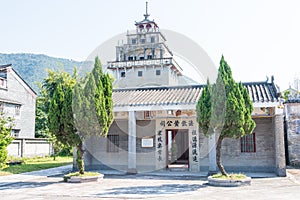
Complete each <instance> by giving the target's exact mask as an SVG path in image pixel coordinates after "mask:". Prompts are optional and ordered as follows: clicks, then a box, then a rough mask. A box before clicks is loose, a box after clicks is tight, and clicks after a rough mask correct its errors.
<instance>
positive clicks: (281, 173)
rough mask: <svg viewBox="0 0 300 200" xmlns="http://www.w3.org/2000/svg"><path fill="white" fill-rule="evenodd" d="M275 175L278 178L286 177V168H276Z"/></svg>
mask: <svg viewBox="0 0 300 200" xmlns="http://www.w3.org/2000/svg"><path fill="white" fill-rule="evenodd" d="M276 174H277V176H279V177H286V168H276Z"/></svg>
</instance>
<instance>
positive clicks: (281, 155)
mask: <svg viewBox="0 0 300 200" xmlns="http://www.w3.org/2000/svg"><path fill="white" fill-rule="evenodd" d="M273 127H274V135H275V170H276V171H275V172H276V174H277V175H278V176H286V163H285V149H284V128H283V115H282V114H276V115H275V116H274V118H273Z"/></svg>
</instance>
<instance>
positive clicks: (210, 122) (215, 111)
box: [197, 56, 255, 176]
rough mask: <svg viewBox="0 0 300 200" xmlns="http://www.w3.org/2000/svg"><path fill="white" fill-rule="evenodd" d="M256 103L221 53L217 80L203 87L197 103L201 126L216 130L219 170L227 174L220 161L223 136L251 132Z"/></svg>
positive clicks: (235, 135)
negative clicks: (253, 103)
mask: <svg viewBox="0 0 300 200" xmlns="http://www.w3.org/2000/svg"><path fill="white" fill-rule="evenodd" d="M252 111H253V105H252V102H251V100H250V97H249V94H248V92H247V91H246V89H245V88H244V87H243V85H242V84H241V83H239V84H238V83H236V82H235V81H234V79H233V76H232V72H231V69H230V66H229V65H228V64H227V62H226V61H225V59H224V57H223V56H222V58H221V61H220V67H219V70H218V77H217V80H216V83H215V84H213V86H211V85H210V84H209V82H208V84H207V85H206V86H205V87H204V89H203V91H202V94H201V97H200V99H199V101H198V104H197V116H198V118H197V119H198V123H199V127H200V128H201V129H202V131H203V133H204V134H205V135H206V136H208V135H211V134H213V133H217V135H218V136H219V137H218V140H217V145H216V159H217V165H218V168H219V170H220V172H221V173H222V174H223V175H226V176H227V173H226V171H225V169H224V166H223V164H222V161H221V147H222V141H223V139H224V138H235V139H238V138H241V137H243V136H244V135H246V134H251V133H252V131H253V129H254V127H255V122H254V121H253V119H252V118H251V114H252Z"/></svg>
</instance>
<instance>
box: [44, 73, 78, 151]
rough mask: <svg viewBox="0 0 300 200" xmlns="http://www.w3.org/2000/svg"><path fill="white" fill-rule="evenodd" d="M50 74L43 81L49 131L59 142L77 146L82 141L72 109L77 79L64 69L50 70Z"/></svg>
mask: <svg viewBox="0 0 300 200" xmlns="http://www.w3.org/2000/svg"><path fill="white" fill-rule="evenodd" d="M48 74H49V75H48V77H47V78H46V79H45V80H44V82H43V89H44V91H46V95H45V98H46V99H47V103H46V107H47V110H48V127H49V131H50V132H51V133H52V134H54V135H55V137H56V139H57V140H58V141H59V142H61V143H63V144H65V145H67V146H76V145H78V144H79V143H80V142H81V139H80V137H79V135H78V134H76V128H75V126H74V120H73V111H72V97H73V88H74V86H75V84H76V79H75V77H72V76H71V75H70V74H68V73H67V72H64V71H58V72H54V71H51V70H49V71H48Z"/></svg>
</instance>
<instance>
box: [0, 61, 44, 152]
mask: <svg viewBox="0 0 300 200" xmlns="http://www.w3.org/2000/svg"><path fill="white" fill-rule="evenodd" d="M36 98H37V94H36V93H35V91H34V90H33V89H32V88H31V87H30V86H29V85H28V84H27V83H26V82H25V81H24V80H23V79H22V78H21V76H20V75H19V74H18V73H17V72H16V71H15V70H14V69H13V67H12V65H11V64H8V65H0V112H3V113H5V115H7V116H10V117H12V118H13V119H14V127H13V129H12V132H11V135H12V136H13V137H14V138H15V139H14V141H13V142H12V143H11V144H10V145H9V146H8V147H7V150H8V153H9V155H12V156H19V157H23V156H37V155H49V153H50V144H49V143H48V142H47V140H46V139H35V138H34V135H35V108H36Z"/></svg>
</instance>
